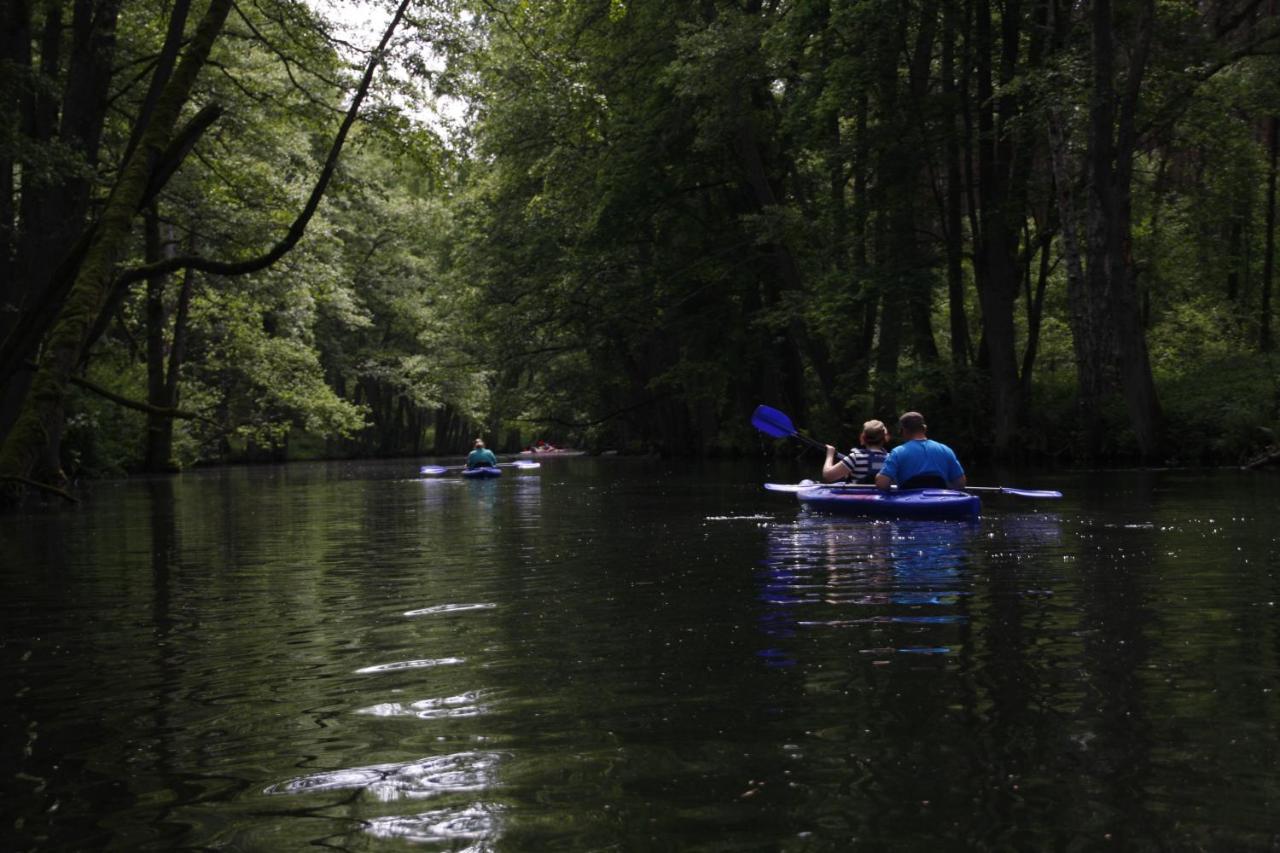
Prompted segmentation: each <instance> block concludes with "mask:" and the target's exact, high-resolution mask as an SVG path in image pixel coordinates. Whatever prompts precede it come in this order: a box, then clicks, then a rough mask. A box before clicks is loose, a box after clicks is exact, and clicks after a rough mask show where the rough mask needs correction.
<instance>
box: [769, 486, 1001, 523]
mask: <svg viewBox="0 0 1280 853" xmlns="http://www.w3.org/2000/svg"><path fill="white" fill-rule="evenodd" d="M764 487H765V488H766V489H768V490H769V491H772V492H790V493H792V494H794V495H795V496H796V498H797V499H799V501H800V502H801V503H802V504H804V505H805V506H807V507H809V508H810V509H814V510H818V511H820V512H830V513H838V514H840V515H861V516H866V517H868V518H939V519H974V518H977V517H978V512H979V510H981V508H982V501H981V500H980V499H979V498H978V496H977V495H971V494H969V493H968V492H961V491H956V490H954V489H895V490H893V491H883V490H881V489H877V488H875V487H874V486H855V485H846V484H841V483H832V484H829V485H824V484H821V483H799V484H796V485H791V484H784V483H765V485H764Z"/></svg>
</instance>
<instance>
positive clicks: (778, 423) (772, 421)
mask: <svg viewBox="0 0 1280 853" xmlns="http://www.w3.org/2000/svg"><path fill="white" fill-rule="evenodd" d="M751 425H752V426H753V427H755V428H756V429H758V430H760V431H761V432H762V433H764V434H765V435H771V436H773V437H774V438H796V439H799V440H800V441H803V442H804V443H805V444H807V445H809V446H810V447H816V448H817V449H818V450H821V451H823V452H824V453H825V452H826V449H827V445H825V444H823V443H822V442H821V441H818V440H817V439H816V438H810V437H809V436H807V435H805V434H804V433H802V432H800V431H799V430H797V429H796V428H795V426H794V425H793V424H792V423H791V418H789V417H787V415H786V413H785V412H780V411H778V410H777V409H775V408H773V407H772V406H766V405H765V404H764V403H761V404H760V405H758V406H756V410H755V411H754V412H752V413H751ZM836 458H837V459H839V460H840V461H841V462H843V463H844V464H845V465H847V466H849V470H850V471H852V470H853V460H852V459H850V458H849V457H848V456H845V455H844V454H843V453H841V452H840V451H839V450H837V451H836Z"/></svg>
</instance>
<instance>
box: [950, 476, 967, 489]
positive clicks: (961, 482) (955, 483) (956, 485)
mask: <svg viewBox="0 0 1280 853" xmlns="http://www.w3.org/2000/svg"><path fill="white" fill-rule="evenodd" d="M968 482H969V481H968V479H967V478H966V477H965V476H964V474H961V475H960V476H959V477H956V478H955V479H954V480H952V481H951V482H950V483H947V488H949V489H963V488H964V487H965V486H966V485H967V484H968Z"/></svg>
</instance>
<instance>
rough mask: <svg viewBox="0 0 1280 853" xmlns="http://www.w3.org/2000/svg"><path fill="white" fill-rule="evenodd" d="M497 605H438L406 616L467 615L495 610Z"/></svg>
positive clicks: (406, 612)
mask: <svg viewBox="0 0 1280 853" xmlns="http://www.w3.org/2000/svg"><path fill="white" fill-rule="evenodd" d="M497 606H498V605H496V604H484V603H476V604H437V605H435V606H434V607H423V608H422V609H420V610H406V611H405V613H404V615H405V616H433V615H435V614H437V613H465V612H466V611H468V610H493V609H494V608H495V607H497Z"/></svg>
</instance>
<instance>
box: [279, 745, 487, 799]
mask: <svg viewBox="0 0 1280 853" xmlns="http://www.w3.org/2000/svg"><path fill="white" fill-rule="evenodd" d="M500 758H501V756H500V755H499V754H498V753H495V752H457V753H454V754H452V755H435V756H429V757H427V758H420V759H417V760H415V761H404V762H399V763H396V764H373V765H370V766H368V767H343V768H339V769H337V770H326V771H324V772H322V773H312V774H309V775H307V776H298V777H296V778H293V779H289V780H287V781H285V782H279V783H277V784H275V785H272V786H270V787H268V788H267V789H266V790H265V791H263V793H265V794H310V793H314V792H318V791H350V790H362V791H367V792H368V793H369V794H371V795H372V796H373V797H375V798H377V799H378V800H380V801H382V802H389V801H391V800H398V799H403V798H409V799H425V798H427V797H435V796H439V795H441V794H450V793H457V792H460V791H480V790H483V789H485V788H490V787H493V786H494V785H495V784H496V782H495V774H494V771H495V768H496V767H497V765H498V762H499V760H500Z"/></svg>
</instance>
